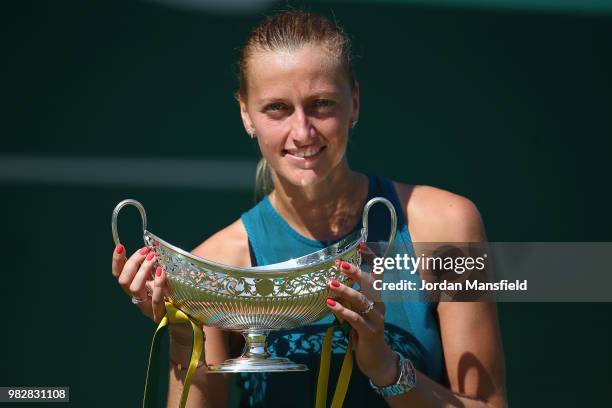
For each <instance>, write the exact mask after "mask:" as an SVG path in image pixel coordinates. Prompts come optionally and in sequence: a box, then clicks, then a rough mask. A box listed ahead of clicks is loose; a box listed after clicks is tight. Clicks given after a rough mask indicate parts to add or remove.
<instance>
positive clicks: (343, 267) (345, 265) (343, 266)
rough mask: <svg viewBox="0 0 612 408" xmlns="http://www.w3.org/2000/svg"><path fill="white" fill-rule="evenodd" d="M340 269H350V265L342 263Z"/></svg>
mask: <svg viewBox="0 0 612 408" xmlns="http://www.w3.org/2000/svg"><path fill="white" fill-rule="evenodd" d="M341 266H342V269H351V264H350V263H348V262H346V261H342V265H341Z"/></svg>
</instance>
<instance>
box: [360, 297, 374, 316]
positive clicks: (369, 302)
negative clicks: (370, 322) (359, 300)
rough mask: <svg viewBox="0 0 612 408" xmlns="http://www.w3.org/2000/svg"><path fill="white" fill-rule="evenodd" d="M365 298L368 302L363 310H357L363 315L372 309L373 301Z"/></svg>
mask: <svg viewBox="0 0 612 408" xmlns="http://www.w3.org/2000/svg"><path fill="white" fill-rule="evenodd" d="M365 300H366V301H367V302H368V304H367V306H366V308H365V310H364V311H362V312H359V314H360V315H362V316H365V315H367V314H368V313H370V312H371V311H372V310H374V302H372V301H371V300H370V299H367V298H366V299H365Z"/></svg>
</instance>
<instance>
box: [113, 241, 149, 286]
mask: <svg viewBox="0 0 612 408" xmlns="http://www.w3.org/2000/svg"><path fill="white" fill-rule="evenodd" d="M148 252H149V248H147V247H144V248H140V249H139V250H138V251H136V252H134V254H132V256H130V258H129V259H128V260H127V261H126V262H125V265H124V266H123V269H122V270H121V274H120V275H119V278H118V281H119V285H121V287H122V288H123V291H124V292H125V293H127V294H128V295H129V296H132V293H131V292H130V285H131V284H132V280H133V279H134V276H135V275H136V273H137V272H138V269H140V265H141V264H142V262H143V261H144V260H145V257H146V256H147V253H148Z"/></svg>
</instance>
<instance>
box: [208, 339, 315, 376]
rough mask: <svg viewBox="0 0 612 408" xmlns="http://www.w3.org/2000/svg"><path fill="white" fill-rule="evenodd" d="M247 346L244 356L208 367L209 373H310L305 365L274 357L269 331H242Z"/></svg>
mask: <svg viewBox="0 0 612 408" xmlns="http://www.w3.org/2000/svg"><path fill="white" fill-rule="evenodd" d="M241 333H242V335H243V336H244V340H245V344H244V349H243V351H242V355H241V356H240V357H238V358H232V359H229V360H226V361H225V362H223V363H222V364H219V365H216V366H210V367H208V372H209V373H261V372H283V371H308V367H306V366H305V365H304V364H296V363H294V362H293V361H291V360H289V359H288V358H280V357H272V356H271V354H270V352H269V351H268V343H267V336H268V333H269V331H267V330H256V329H250V330H242V331H241Z"/></svg>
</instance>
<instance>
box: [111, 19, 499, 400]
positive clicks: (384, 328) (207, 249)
mask: <svg viewBox="0 0 612 408" xmlns="http://www.w3.org/2000/svg"><path fill="white" fill-rule="evenodd" d="M237 98H238V101H239V104H240V114H241V116H242V121H243V124H244V127H245V129H246V132H247V133H248V134H249V135H250V137H251V138H255V139H256V140H257V142H258V144H259V147H260V149H261V154H262V156H263V161H262V162H260V166H259V167H258V177H257V178H258V180H259V184H260V185H263V187H264V193H265V194H266V195H265V197H264V199H263V200H261V201H260V202H259V203H258V204H257V205H256V206H255V207H253V208H252V209H251V210H250V211H248V212H247V213H245V214H243V215H242V217H241V218H240V219H238V220H237V221H235V222H234V223H233V224H231V225H229V226H228V227H226V228H224V229H223V230H221V231H219V232H218V233H216V234H215V235H213V236H212V237H210V238H209V239H207V240H206V241H205V242H204V243H202V244H201V245H200V246H198V247H197V248H195V249H194V251H193V253H194V254H196V255H199V256H202V257H205V258H208V259H212V260H215V261H218V262H221V263H225V264H230V265H236V266H252V265H254V264H265V263H271V262H279V261H283V260H286V259H288V258H292V257H296V256H301V255H304V254H306V253H309V252H312V251H313V250H317V249H320V248H323V247H325V246H327V245H328V244H329V243H330V242H333V241H336V240H338V239H340V238H342V237H343V236H346V235H347V234H348V233H350V232H352V231H354V230H355V228H359V227H360V217H361V213H362V209H363V207H364V204H365V202H366V201H367V199H368V198H369V197H371V196H375V195H382V196H385V197H387V198H388V199H389V200H390V201H391V202H392V203H393V204H394V205H395V206H396V210H397V212H398V216H399V217H398V218H399V219H398V231H399V232H398V240H400V241H403V242H404V243H405V244H406V247H410V246H411V244H412V242H413V241H414V242H480V241H483V240H485V234H484V231H483V227H482V223H481V220H480V216H479V214H478V211H477V210H476V208H475V207H474V205H473V204H472V203H471V202H470V201H469V200H467V199H465V198H463V197H460V196H457V195H455V194H452V193H449V192H446V191H443V190H440V189H436V188H433V187H426V186H411V185H405V184H401V183H395V182H391V181H389V180H387V179H385V178H381V177H372V176H366V175H363V174H360V173H358V172H355V171H353V170H351V169H350V167H349V165H348V162H347V158H346V146H347V142H348V138H349V130H350V128H352V127H354V126H355V124H356V123H357V120H358V118H359V107H360V105H359V84H358V82H357V81H356V80H355V78H354V75H353V70H352V65H351V55H350V45H349V40H348V38H347V37H346V35H345V34H344V33H343V32H342V30H341V29H340V28H339V27H337V26H336V25H335V24H333V23H331V22H330V21H329V20H328V19H326V18H324V17H320V16H316V15H313V14H310V13H306V12H301V11H289V12H285V13H281V14H279V15H276V16H274V17H272V18H269V19H267V20H266V21H263V22H262V23H260V24H259V25H258V26H256V27H255V28H254V29H253V31H252V32H251V34H250V36H249V38H248V40H247V43H246V45H245V47H244V49H243V52H242V57H241V60H240V89H239V91H238V93H237ZM383 218H384V217H378V218H377V219H374V220H373V221H374V222H373V223H372V224H374V225H381V224H384V221H383ZM387 222H388V221H387ZM381 230H386V228H385V227H383V228H382V229H381ZM374 234H375V235H376V234H377V233H374ZM270 237H272V238H270ZM383 237H384V234H383V235H382V236H381V238H380V239H383ZM154 263H155V256H154V254H153V253H152V252H151V253H149V252H148V249H147V248H143V249H141V250H139V251H137V252H136V253H134V254H133V255H132V256H131V257H130V258H129V259H127V258H126V257H125V249H124V248H123V247H122V246H118V247H117V248H116V249H115V252H114V255H113V274H114V275H115V276H116V277H117V278H118V281H119V284H120V285H121V286H122V287H123V289H124V290H125V291H126V292H127V293H128V294H129V295H131V296H134V297H137V298H140V299H145V301H144V302H142V303H140V304H139V305H138V306H139V307H140V309H141V310H142V311H143V312H144V313H145V314H146V315H147V316H149V317H151V318H152V319H153V320H154V321H155V322H159V320H160V319H161V317H163V314H164V306H163V294H164V290H165V275H164V271H163V270H161V269H157V271H156V273H155V278H154V279H153V280H150V278H149V276H151V272H152V269H153V267H154ZM342 271H343V272H344V273H346V274H347V275H350V276H352V277H353V278H354V279H355V280H356V281H357V282H360V284H361V286H362V287H363V288H364V293H363V294H362V293H360V292H358V291H356V290H354V289H352V288H350V287H348V286H345V285H343V284H340V283H339V282H337V281H333V280H332V281H331V282H330V283H329V287H330V289H331V290H332V291H333V292H334V293H336V295H337V296H336V299H344V300H345V301H347V302H349V303H350V304H351V308H346V307H344V306H343V305H342V304H341V303H340V302H337V301H335V300H334V299H328V301H327V307H328V308H329V309H330V311H331V312H333V314H334V315H336V316H338V317H342V318H344V319H345V320H347V321H348V322H349V324H350V325H351V326H352V332H353V336H354V339H355V343H354V350H355V351H354V353H355V361H356V363H357V364H356V365H357V368H358V370H354V371H355V372H354V373H353V378H352V380H351V388H350V389H349V392H348V395H347V400H346V404H345V405H346V406H356V405H363V406H366V405H368V406H371V405H376V406H385V405H389V406H392V407H400V406H411V407H412V406H414V407H442V406H464V407H483V406H490V407H502V406H505V390H504V363H503V354H502V348H501V341H500V337H499V329H498V326H497V316H496V310H495V305H494V304H491V303H458V302H456V303H453V302H448V303H439V304H434V303H428V302H420V303H414V302H404V303H397V302H396V303H393V304H390V303H389V304H387V305H386V310H385V305H383V304H381V303H376V304H375V305H374V308H372V307H371V305H372V303H371V300H370V299H372V298H373V293H372V291H371V290H368V289H366V288H367V287H368V285H369V283H370V282H371V278H370V275H369V274H366V273H364V272H362V271H360V270H359V269H358V268H357V267H355V266H354V265H349V264H346V263H344V264H343V265H342ZM147 286H149V291H152V295H151V297H147ZM326 323H329V320H327V321H324V322H318V323H317V324H315V325H312V326H309V327H306V328H300V329H298V330H295V331H292V332H287V333H285V332H283V333H280V334H278V335H277V336H276V337H273V338H271V348H272V349H273V350H274V352H275V353H276V354H277V355H279V354H280V355H287V356H289V357H290V358H291V359H292V360H294V361H296V362H307V363H309V365H310V366H311V367H312V368H314V367H315V366H316V363H317V361H318V357H319V350H318V349H317V348H316V346H314V349H309V348H308V347H306V348H304V347H300V346H299V344H301V343H300V341H299V340H300V339H301V338H304V336H308V338H309V339H312V338H318V337H317V336H319V335H320V334H321V333H322V331H323V330H324V328H325V327H326ZM204 331H205V334H206V345H205V357H204V358H205V360H206V361H205V362H204V361H202V362H201V365H202V366H203V365H204V363H206V364H216V363H220V362H222V361H223V360H225V359H226V358H229V357H230V354H231V350H230V349H231V347H230V346H231V343H232V339H230V338H229V335H228V334H227V333H223V332H221V331H219V330H216V329H212V328H204ZM171 339H172V341H171V351H170V354H171V360H172V361H173V364H172V369H171V376H170V384H169V401H168V405H169V406H176V405H177V401H178V399H179V397H180V392H181V389H182V381H183V378H184V376H185V369H184V367H185V366H186V365H187V361H188V357H189V353H190V350H191V334H190V332H189V330H188V329H187V328H186V327H173V328H172V330H171ZM296 344H297V345H298V346H296ZM308 344H311V342H308ZM312 344H317V343H316V342H315V343H312ZM318 344H320V343H318ZM343 346H345V344H344V345H343V344H342V339H335V342H334V351H335V352H338V353H337V354H334V355H335V356H336V357H338V356H340V355H341V354H340V353H341V352H342V351H343V349H342V348H343ZM394 350H395V351H394ZM396 351H397V352H396ZM409 363H412V364H409ZM313 364H314V365H315V366H313ZM410 370H414V371H413V372H414V374H415V375H416V385H415V384H413V383H410V384H406V383H402V384H403V387H399V388H400V389H399V391H398V387H395V388H392V387H391V388H389V387H388V386H390V385H392V384H395V383H396V382H397V381H398V379H402V378H403V376H405V375H406V374H407V373H408V374H410V372H411V371H410ZM314 372H316V370H312V371H311V372H310V374H296V373H288V374H277V375H269V376H266V375H248V376H243V378H242V384H241V385H242V387H243V388H244V389H245V394H246V398H244V399H243V401H244V402H246V403H250V404H252V405H265V406H285V405H291V406H295V405H303V406H312V400H313V398H314V380H313V379H312V378H310V377H307V376H308V375H313V374H312V373H314ZM299 375H302V377H299ZM332 378H334V377H332ZM368 380H369V381H368ZM403 380H405V378H403ZM364 381H365V382H364ZM283 382H291V383H285V384H283ZM368 382H371V386H370V385H368ZM287 384H290V385H287ZM295 384H299V385H295ZM280 387H283V388H280ZM289 387H290V388H289ZM330 388H332V387H330ZM385 390H386V391H385ZM301 391H305V392H303V395H301V394H300V392H301ZM380 394H382V395H384V396H381V395H380ZM227 401H228V380H227V378H226V377H224V376H222V375H208V376H207V374H206V369H205V367H202V368H199V369H198V371H197V373H196V378H195V380H194V384H193V385H192V390H191V393H190V395H189V406H194V407H196V406H197V407H201V406H205V405H211V406H213V405H214V406H225V405H226V404H227Z"/></svg>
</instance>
